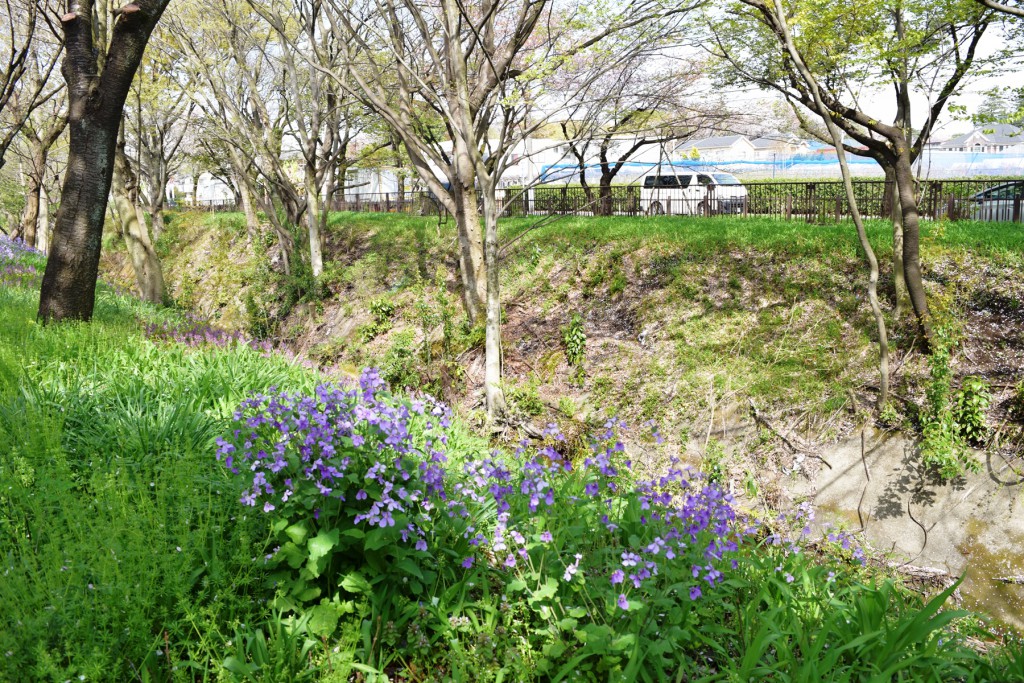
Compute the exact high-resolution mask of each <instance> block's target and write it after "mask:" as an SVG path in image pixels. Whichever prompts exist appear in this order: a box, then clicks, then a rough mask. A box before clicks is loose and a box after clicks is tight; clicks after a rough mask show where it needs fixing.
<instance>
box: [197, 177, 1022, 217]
mask: <svg viewBox="0 0 1024 683" xmlns="http://www.w3.org/2000/svg"><path fill="white" fill-rule="evenodd" d="M742 187H743V189H742V190H740V189H739V188H737V187H735V186H718V187H717V188H716V187H715V186H709V187H705V188H701V189H700V191H699V192H691V193H689V194H686V193H679V192H675V193H673V192H665V193H662V194H654V193H652V192H651V191H647V190H644V189H642V188H641V187H640V186H638V185H615V186H612V187H611V191H610V193H607V194H606V195H605V196H601V194H600V193H599V190H598V188H596V187H593V188H590V192H589V193H588V192H587V191H585V190H584V189H583V188H582V187H580V186H578V185H576V186H573V185H568V186H553V187H552V186H549V187H536V188H532V189H530V190H529V191H524V190H522V189H520V188H505V189H502V190H499V191H498V207H499V209H500V210H501V212H502V215H504V216H535V215H548V214H577V215H587V216H593V215H606V216H640V215H655V214H663V215H702V216H716V215H732V216H743V217H749V216H760V217H774V218H782V219H785V220H804V221H807V222H808V223H832V222H839V221H844V220H849V219H850V206H849V202H848V201H847V199H846V191H845V190H844V189H843V184H842V183H841V182H839V181H834V180H829V181H820V182H818V181H815V182H807V181H753V182H745V183H743V186H742ZM853 187H854V194H855V196H856V198H857V206H858V208H859V209H860V212H861V214H862V215H864V216H865V217H868V218H888V217H890V216H891V215H892V204H893V192H892V184H891V183H888V182H886V181H884V180H858V181H855V182H854V183H853ZM917 199H918V211H919V213H920V214H921V216H922V217H923V218H928V219H933V220H936V219H941V218H946V219H949V220H987V221H993V220H998V221H1014V222H1021V221H1022V220H1024V211H1022V208H1024V206H1022V205H1024V180H1022V179H1015V178H1006V179H998V178H996V179H974V180H925V181H921V182H920V183H919V184H918V188H917ZM179 208H194V209H200V210H207V211H237V210H238V207H237V205H236V204H235V203H234V202H230V201H228V202H210V203H201V204H198V205H193V206H187V205H182V204H179ZM330 209H331V210H332V211H356V212H372V213H407V214H414V215H434V214H437V213H439V212H441V211H443V210H444V209H443V206H442V205H441V203H440V202H439V201H438V200H437V199H436V197H434V196H433V195H432V194H430V193H428V192H404V193H380V194H353V195H349V196H347V197H346V198H344V199H336V200H334V201H332V202H331V204H330Z"/></svg>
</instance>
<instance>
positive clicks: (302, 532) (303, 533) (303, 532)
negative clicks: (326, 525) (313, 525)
mask: <svg viewBox="0 0 1024 683" xmlns="http://www.w3.org/2000/svg"><path fill="white" fill-rule="evenodd" d="M284 532H285V533H286V534H288V538H290V539H291V540H292V543H294V544H295V545H302V544H303V543H304V542H305V540H306V537H307V536H309V529H307V528H306V525H305V524H303V523H302V522H299V523H298V524H292V525H291V526H290V527H288V528H287V529H285V530H284Z"/></svg>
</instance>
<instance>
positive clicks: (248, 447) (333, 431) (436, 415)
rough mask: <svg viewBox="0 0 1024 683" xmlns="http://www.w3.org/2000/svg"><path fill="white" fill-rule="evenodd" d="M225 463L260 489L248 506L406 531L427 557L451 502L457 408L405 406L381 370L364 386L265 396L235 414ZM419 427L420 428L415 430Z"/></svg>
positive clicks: (220, 454)
mask: <svg viewBox="0 0 1024 683" xmlns="http://www.w3.org/2000/svg"><path fill="white" fill-rule="evenodd" d="M234 419H235V422H236V427H237V428H236V429H235V430H234V432H233V433H232V436H231V438H228V439H224V438H218V439H217V458H218V460H223V462H224V466H225V467H227V468H228V469H229V470H230V471H231V472H233V473H235V474H238V475H241V476H244V477H246V478H247V480H248V481H249V482H250V486H249V487H248V488H247V490H246V491H245V493H244V494H243V495H242V498H241V502H242V504H244V505H248V506H251V507H257V508H260V509H262V510H263V511H264V512H267V513H270V512H274V511H277V512H278V514H284V515H285V516H286V517H288V516H289V515H287V514H286V510H291V511H292V512H296V513H297V514H298V515H299V516H302V515H303V514H308V513H303V512H302V511H303V510H307V511H308V510H312V511H313V517H314V519H317V520H319V518H320V512H321V510H323V511H325V512H328V511H329V512H330V513H331V514H332V515H337V514H340V513H341V506H340V504H341V503H345V511H346V514H351V518H350V522H351V523H352V524H354V525H357V526H360V525H362V526H366V527H379V528H390V527H397V528H398V531H399V534H400V536H401V538H402V540H403V541H405V542H408V541H410V540H413V542H414V545H415V547H416V549H417V550H426V549H427V543H426V532H425V528H428V527H429V525H428V524H427V522H428V521H429V514H430V512H431V511H432V510H433V509H434V506H435V503H434V500H443V499H444V497H445V491H444V469H443V465H444V463H445V461H446V456H445V455H444V452H443V449H444V447H445V445H446V443H447V438H448V437H447V435H446V433H445V430H446V429H447V428H448V427H449V426H450V424H451V414H450V411H449V410H448V408H447V407H445V406H443V405H441V404H439V403H436V402H435V401H433V399H431V398H429V397H423V398H417V399H414V400H399V399H397V398H395V397H393V396H392V395H391V394H390V393H388V391H387V388H386V386H385V384H384V382H383V380H381V378H380V375H379V374H378V373H377V372H376V371H375V370H365V371H364V372H363V374H362V375H361V376H360V378H359V381H358V383H357V384H356V385H355V386H343V385H336V384H322V385H320V386H318V387H317V388H316V390H315V393H314V395H313V396H303V395H295V394H289V393H287V392H280V393H274V392H273V390H271V392H270V393H268V394H258V395H256V396H253V397H251V398H249V399H247V400H246V401H244V402H243V403H242V405H241V407H240V408H239V410H238V411H237V412H236V413H235V415H234ZM414 422H417V423H418V424H416V425H415V427H414V426H413V423H414Z"/></svg>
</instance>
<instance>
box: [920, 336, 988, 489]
mask: <svg viewBox="0 0 1024 683" xmlns="http://www.w3.org/2000/svg"><path fill="white" fill-rule="evenodd" d="M953 344H954V340H953V339H952V338H951V336H950V333H949V332H948V331H947V329H946V328H944V327H938V328H936V330H935V335H934V341H933V344H932V353H931V355H930V356H929V357H928V365H929V368H930V371H931V381H930V382H929V383H928V386H927V387H926V388H925V408H924V410H923V411H922V413H921V422H922V424H921V458H922V460H923V461H924V463H925V465H927V466H928V467H931V468H933V469H935V471H936V472H937V473H938V475H939V476H940V477H941V478H942V479H945V480H949V479H955V478H956V477H959V476H961V475H962V474H963V473H964V472H978V471H980V470H981V463H980V462H979V461H978V459H977V458H975V457H973V456H972V455H971V453H970V452H969V451H968V449H967V440H968V438H977V437H979V436H982V435H983V433H984V427H985V415H984V413H985V410H986V409H987V408H988V401H989V398H988V392H987V389H986V388H985V386H984V383H981V384H979V383H977V382H968V383H965V384H966V386H965V387H964V389H962V390H961V392H960V393H959V394H958V395H957V397H955V398H954V397H953V396H952V395H951V386H950V384H951V380H952V372H951V371H950V368H949V362H950V357H951V349H952V347H953ZM960 419H963V420H965V422H963V423H961V422H960Z"/></svg>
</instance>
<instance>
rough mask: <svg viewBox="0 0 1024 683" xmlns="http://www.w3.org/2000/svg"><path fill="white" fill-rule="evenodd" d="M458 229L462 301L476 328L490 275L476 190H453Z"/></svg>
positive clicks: (485, 298)
mask: <svg viewBox="0 0 1024 683" xmlns="http://www.w3.org/2000/svg"><path fill="white" fill-rule="evenodd" d="M453 190H454V194H455V206H456V213H455V225H456V226H457V228H458V231H459V247H460V249H459V270H460V272H461V275H462V297H463V304H464V305H465V307H466V315H467V316H468V317H469V321H470V322H471V323H473V324H476V323H477V322H478V321H479V320H480V317H481V313H482V312H483V310H484V302H485V301H486V300H487V271H486V265H485V263H484V244H483V234H482V233H483V230H482V229H481V226H480V214H479V213H477V194H476V189H475V188H473V187H468V188H465V187H460V186H459V184H458V183H456V184H455V185H454V186H453Z"/></svg>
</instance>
